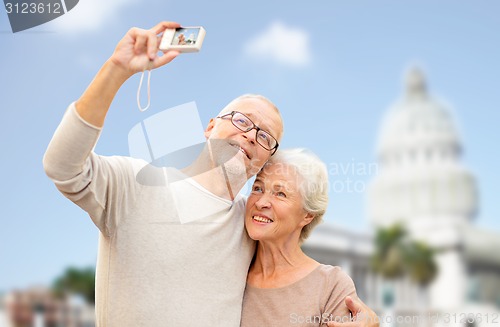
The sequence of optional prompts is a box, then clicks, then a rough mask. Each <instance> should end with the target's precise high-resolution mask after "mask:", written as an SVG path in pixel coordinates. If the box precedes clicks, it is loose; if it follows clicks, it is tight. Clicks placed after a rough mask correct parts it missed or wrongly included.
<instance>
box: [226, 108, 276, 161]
mask: <svg viewBox="0 0 500 327" xmlns="http://www.w3.org/2000/svg"><path fill="white" fill-rule="evenodd" d="M227 116H231V122H232V123H233V125H234V126H235V127H236V128H237V129H239V130H240V131H242V132H248V131H251V130H252V129H254V128H255V139H256V140H257V143H259V145H260V146H261V147H263V148H264V149H266V150H267V151H272V153H271V155H273V154H274V153H275V152H276V150H278V146H279V144H278V141H277V140H276V139H275V138H274V137H273V136H272V135H271V134H269V133H268V132H266V131H265V130H263V129H261V128H260V127H259V126H257V125H255V124H254V122H253V121H252V120H251V119H250V118H248V117H247V116H245V115H244V114H242V113H241V112H238V111H231V112H230V113H228V114H225V115H222V116H219V117H217V118H225V117H227Z"/></svg>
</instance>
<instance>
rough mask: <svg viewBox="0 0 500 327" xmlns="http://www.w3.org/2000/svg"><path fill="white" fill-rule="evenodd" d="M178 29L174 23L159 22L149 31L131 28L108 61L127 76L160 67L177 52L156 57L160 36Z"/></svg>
mask: <svg viewBox="0 0 500 327" xmlns="http://www.w3.org/2000/svg"><path fill="white" fill-rule="evenodd" d="M178 27H180V25H179V24H178V23H174V22H161V23H159V24H158V25H156V26H155V27H153V28H151V29H149V30H145V29H140V28H136V27H133V28H131V29H130V30H129V31H128V32H127V34H125V36H124V37H123V38H122V39H121V40H120V42H118V45H117V46H116V48H115V51H114V53H113V55H112V56H111V58H110V61H111V62H112V63H113V64H114V65H115V66H116V67H118V68H120V69H122V70H123V72H124V73H125V74H126V75H128V76H131V75H133V74H135V73H137V72H142V71H144V70H145V69H155V68H158V67H161V66H163V65H165V64H167V63H169V62H170V61H172V60H173V59H174V58H175V57H176V56H177V55H178V54H179V51H175V50H172V51H170V50H167V51H165V53H164V54H163V56H158V55H157V53H158V44H159V41H160V38H161V36H160V34H162V33H164V32H165V31H166V30H167V31H168V30H169V29H170V30H172V29H176V28H178Z"/></svg>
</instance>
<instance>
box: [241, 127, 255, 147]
mask: <svg viewBox="0 0 500 327" xmlns="http://www.w3.org/2000/svg"><path fill="white" fill-rule="evenodd" d="M256 135H257V131H256V129H255V128H252V129H251V130H249V131H247V132H245V133H243V137H244V138H245V139H247V140H248V142H251V143H252V144H255V136H256Z"/></svg>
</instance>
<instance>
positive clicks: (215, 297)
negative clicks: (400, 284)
mask: <svg viewBox="0 0 500 327" xmlns="http://www.w3.org/2000/svg"><path fill="white" fill-rule="evenodd" d="M175 27H179V25H178V24H176V23H171V22H162V23H160V24H158V25H157V26H155V27H153V28H152V29H150V30H143V29H138V28H132V29H131V30H129V31H128V32H127V34H126V35H125V37H124V38H123V39H122V40H121V41H120V42H119V43H118V45H117V47H116V49H115V51H114V53H113V55H112V56H111V57H110V58H109V60H108V61H107V62H106V63H105V64H104V65H103V66H102V68H101V69H100V71H99V72H98V73H97V75H96V76H95V78H94V80H93V81H92V82H91V84H90V85H89V87H88V88H87V90H85V92H84V93H83V95H82V96H81V97H80V98H79V99H78V100H77V101H76V102H74V103H72V104H71V105H70V106H69V108H68V110H67V112H66V113H65V115H64V117H63V119H62V122H61V123H60V125H59V127H58V128H57V130H56V132H55V134H54V136H53V138H52V140H51V142H50V144H49V146H48V149H47V151H46V153H45V157H44V168H45V171H46V173H47V175H48V176H49V177H50V178H51V179H52V180H53V181H54V183H55V185H56V186H57V188H58V189H59V190H60V191H61V192H62V193H63V194H64V195H65V196H66V197H67V198H69V199H70V200H71V201H73V202H75V203H76V204H77V205H78V206H80V207H81V208H82V209H84V210H85V211H86V212H87V213H88V214H89V216H90V218H91V219H92V220H93V222H94V224H95V225H96V226H97V227H98V229H99V231H100V233H99V251H98V252H99V253H98V260H97V268H96V315H97V318H96V319H97V326H101V327H104V326H106V327H109V326H119V327H124V326H134V327H138V326H175V327H179V326H230V327H234V326H238V325H240V326H259V327H260V326H262V327H269V326H327V325H328V326H337V327H339V326H348V327H351V326H356V327H357V326H359V327H361V326H369V327H373V326H377V325H378V324H377V323H376V320H375V319H372V318H374V317H375V314H374V313H373V311H371V310H370V309H369V308H368V307H367V306H366V305H365V304H363V303H362V302H361V301H360V300H359V299H358V298H357V296H356V291H355V288H354V284H353V282H352V280H351V279H350V278H349V277H348V276H347V275H346V274H345V273H344V272H343V271H342V270H341V269H340V268H339V267H332V266H328V265H323V264H320V263H318V262H317V261H315V260H313V259H312V258H310V257H308V256H307V255H305V254H304V253H303V252H302V251H301V248H300V244H301V243H302V241H303V240H304V239H305V238H306V237H307V236H308V235H309V233H310V232H311V230H312V228H314V226H316V225H317V224H318V223H319V222H320V221H321V219H322V216H323V214H324V213H325V210H326V207H327V202H328V176H327V171H326V166H325V165H324V164H323V163H322V162H321V161H320V160H319V159H318V158H317V157H316V156H314V155H313V154H311V153H309V152H307V151H305V150H300V149H295V150H279V151H276V150H277V149H278V142H279V140H280V138H281V136H282V133H283V124H282V120H281V116H280V113H279V111H278V109H277V108H276V107H275V106H274V105H273V104H272V103H271V102H270V101H269V100H267V99H266V98H264V97H262V96H257V95H244V96H241V97H239V98H236V99H235V100H233V101H232V102H231V103H229V104H228V105H227V106H226V107H225V108H224V109H222V111H221V112H220V113H219V114H218V115H217V117H215V118H213V119H211V120H210V122H209V123H208V126H207V128H206V130H205V136H206V139H207V142H206V145H205V147H204V149H203V150H202V152H201V154H200V155H199V157H198V158H197V159H196V160H195V161H194V162H193V163H192V164H191V165H189V166H188V167H186V168H184V169H181V170H177V169H174V168H157V167H151V166H148V167H150V171H151V174H153V175H152V176H153V177H154V178H155V180H157V181H158V182H157V183H153V184H154V185H151V183H149V184H148V183H139V182H138V181H137V174H138V172H140V171H141V170H142V169H144V167H145V166H146V165H147V163H145V162H143V161H141V160H138V159H133V158H129V157H120V156H111V157H106V156H100V155H97V154H95V153H94V152H93V148H94V146H95V144H96V142H97V140H98V138H99V134H100V132H101V129H102V126H103V124H104V120H105V116H106V113H107V111H108V109H109V107H110V105H111V102H112V100H113V97H114V96H115V94H116V93H117V91H118V89H119V88H120V87H121V85H122V84H123V83H124V82H125V81H126V80H127V79H128V78H129V77H130V76H132V75H133V74H134V73H136V72H140V71H143V70H144V67H147V66H148V63H150V62H151V63H152V64H153V68H158V67H161V66H163V65H165V64H167V63H168V62H170V61H171V60H172V59H174V58H175V57H176V56H177V55H178V54H179V53H178V52H175V51H170V52H166V53H164V55H163V56H157V52H158V35H159V34H161V33H162V32H163V31H164V30H165V29H166V28H175ZM254 175H257V177H256V179H255V182H254V184H253V186H252V189H251V193H250V195H249V196H248V198H247V199H246V198H244V197H241V196H239V195H236V194H238V192H239V191H240V190H241V188H242V187H243V186H244V184H245V183H246V182H247V180H248V179H249V178H250V177H252V176H254ZM255 241H256V242H255ZM349 312H351V314H352V316H353V317H352V319H351V320H349V319H345V318H348V317H349V314H350V313H349Z"/></svg>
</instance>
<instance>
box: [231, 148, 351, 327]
mask: <svg viewBox="0 0 500 327" xmlns="http://www.w3.org/2000/svg"><path fill="white" fill-rule="evenodd" d="M327 205H328V173H327V169H326V166H325V164H324V163H323V162H322V161H321V160H320V159H319V158H317V157H316V156H315V155H314V154H312V153H311V152H309V151H307V150H304V149H291V150H280V151H278V152H277V153H276V154H275V155H274V156H273V157H271V159H270V160H269V162H268V163H267V164H266V166H264V168H263V169H262V170H261V172H260V173H259V174H258V175H257V177H256V179H255V182H254V184H253V186H252V191H251V194H250V196H249V197H248V201H247V207H246V214H245V226H246V229H247V231H248V235H249V236H250V237H251V238H252V239H254V240H256V241H258V242H257V248H256V253H255V256H254V259H253V261H252V264H251V266H250V269H249V272H248V277H247V286H246V290H245V295H244V299H243V311H242V318H241V326H244V327H247V326H252V327H255V326H266V327H271V326H308V327H310V326H327V321H329V320H335V321H343V322H345V321H346V319H347V318H348V317H349V309H348V308H347V306H346V304H345V302H344V299H345V298H346V296H353V297H356V290H355V287H354V283H353V282H352V279H351V278H350V277H349V276H348V275H347V274H346V273H345V272H343V271H342V270H341V269H340V268H339V267H333V266H329V265H323V264H320V263H319V262H317V261H315V260H314V259H312V258H310V257H308V256H307V255H306V254H305V253H304V252H302V250H301V248H300V245H301V244H302V242H303V241H304V240H305V239H306V238H307V237H308V236H309V234H310V233H311V230H312V229H313V228H314V227H315V226H316V225H317V224H318V223H320V222H321V220H322V218H323V215H324V213H325V211H326V207H327Z"/></svg>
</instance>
